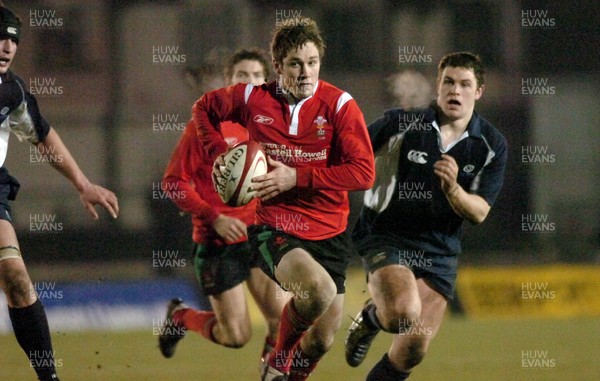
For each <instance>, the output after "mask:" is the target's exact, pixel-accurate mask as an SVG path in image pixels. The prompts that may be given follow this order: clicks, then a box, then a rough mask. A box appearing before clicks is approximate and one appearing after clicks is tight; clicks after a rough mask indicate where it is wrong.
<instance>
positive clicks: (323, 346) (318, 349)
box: [304, 332, 335, 357]
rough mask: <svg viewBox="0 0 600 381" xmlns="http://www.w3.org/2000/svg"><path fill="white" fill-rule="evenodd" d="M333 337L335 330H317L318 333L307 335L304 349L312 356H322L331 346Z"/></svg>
mask: <svg viewBox="0 0 600 381" xmlns="http://www.w3.org/2000/svg"><path fill="white" fill-rule="evenodd" d="M334 338H335V332H319V333H318V334H315V335H311V336H310V337H309V340H307V342H306V348H304V349H305V350H306V351H307V352H308V353H310V354H311V355H312V356H315V357H320V356H323V355H324V354H325V353H327V352H328V351H329V350H330V349H331V347H332V346H333V341H334Z"/></svg>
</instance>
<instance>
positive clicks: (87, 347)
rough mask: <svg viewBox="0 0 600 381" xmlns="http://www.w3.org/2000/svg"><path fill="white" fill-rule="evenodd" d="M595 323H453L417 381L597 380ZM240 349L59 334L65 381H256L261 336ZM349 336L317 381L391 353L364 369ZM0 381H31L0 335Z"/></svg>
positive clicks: (378, 345)
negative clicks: (535, 360)
mask: <svg viewBox="0 0 600 381" xmlns="http://www.w3.org/2000/svg"><path fill="white" fill-rule="evenodd" d="M598 323H599V322H598V320H593V319H581V320H554V321H520V320H514V321H509V320H505V321H469V320H466V319H461V318H448V319H447V320H446V322H445V323H444V326H443V328H442V330H441V332H440V334H439V335H438V337H437V338H436V339H435V340H434V342H433V344H432V347H431V348H430V351H429V353H428V355H427V357H426V359H425V361H424V362H423V363H422V364H421V365H420V366H419V367H417V368H416V369H415V371H414V373H413V376H412V377H411V379H414V380H422V381H427V380H461V381H466V380H474V381H475V380H477V381H494V380H498V381H500V380H502V381H506V380H523V381H525V380H526V381H535V380H561V381H562V380H575V379H576V380H579V381H585V380H590V381H591V380H597V379H598V378H597V377H598V375H599V374H600V363H599V362H598V360H597V356H598V353H599V348H598V346H599V344H598V343H599V342H600V333H599V331H600V329H599V328H598V327H599V324H598ZM261 333H262V332H256V334H255V337H254V338H253V340H252V341H251V342H250V343H249V344H248V345H247V346H246V347H244V348H242V349H238V350H235V349H226V348H221V347H219V346H216V345H214V344H211V343H208V342H206V341H204V340H202V339H201V338H200V337H199V336H197V335H189V337H187V338H186V339H185V340H183V341H182V342H181V343H180V345H179V347H178V349H177V353H176V355H175V357H174V358H172V359H169V360H166V359H164V358H162V357H161V355H160V353H159V352H158V349H157V348H156V337H154V336H153V335H152V332H151V331H138V332H123V333H101V332H99V333H65V334H61V333H58V334H54V344H55V351H56V357H57V360H59V363H62V367H61V368H60V369H59V371H60V375H61V378H62V380H63V381H68V380H86V381H94V380H102V381H105V380H111V381H121V380H122V381H133V380H136V381H137V380H144V381H145V380H172V379H177V380H240V381H241V380H244V381H245V380H257V379H258V376H257V366H258V358H257V356H258V353H259V350H260V346H261V336H262V334H261ZM343 340H344V332H343V331H340V333H339V334H338V337H337V342H336V343H335V345H334V348H333V350H332V351H331V352H330V353H328V354H327V356H326V357H325V358H324V360H323V361H322V363H321V364H320V366H319V368H318V370H317V372H316V373H315V374H314V376H313V377H311V380H314V381H319V380H322V381H325V380H327V381H329V380H344V381H345V380H364V378H365V376H366V373H367V372H368V370H369V368H370V367H371V366H372V365H373V364H375V363H376V362H377V361H378V359H379V358H380V357H381V355H382V353H383V352H384V351H386V349H387V346H388V344H389V337H387V335H380V336H379V337H378V338H377V340H376V342H375V343H374V346H373V348H372V350H371V352H370V353H369V356H368V357H367V360H366V361H365V363H364V364H363V365H362V366H360V367H359V368H356V369H355V368H350V367H349V366H348V365H346V364H345V362H344V359H343V345H342V343H343ZM0 347H1V348H2V357H0V379H1V380H19V381H20V380H23V381H25V380H34V379H35V376H34V373H33V370H32V369H31V368H30V367H29V364H28V362H27V361H26V359H25V356H24V355H23V353H22V352H21V349H20V348H19V347H18V346H17V344H16V341H15V340H14V338H13V337H11V336H0ZM528 350H532V351H533V350H544V351H548V358H549V359H554V360H555V364H556V365H555V367H553V368H530V369H523V368H522V366H521V351H528Z"/></svg>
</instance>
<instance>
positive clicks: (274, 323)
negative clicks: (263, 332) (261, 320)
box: [266, 317, 280, 336]
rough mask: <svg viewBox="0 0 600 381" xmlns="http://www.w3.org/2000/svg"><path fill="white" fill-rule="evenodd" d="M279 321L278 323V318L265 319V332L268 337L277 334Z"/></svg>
mask: <svg viewBox="0 0 600 381" xmlns="http://www.w3.org/2000/svg"><path fill="white" fill-rule="evenodd" d="M279 321H280V318H279V317H277V318H273V317H270V318H267V319H266V323H267V331H268V333H269V335H270V336H271V335H275V334H277V332H278V331H279Z"/></svg>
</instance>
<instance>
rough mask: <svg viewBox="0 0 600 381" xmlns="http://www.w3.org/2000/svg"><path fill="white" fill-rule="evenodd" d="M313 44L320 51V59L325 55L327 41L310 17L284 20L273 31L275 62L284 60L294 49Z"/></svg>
mask: <svg viewBox="0 0 600 381" xmlns="http://www.w3.org/2000/svg"><path fill="white" fill-rule="evenodd" d="M308 42H312V43H314V44H315V46H316V47H317V50H318V51H319V57H320V58H323V55H324V54H325V41H323V37H321V31H320V30H319V27H318V26H317V23H316V22H315V21H314V20H312V19H310V18H308V17H294V18H289V19H286V20H282V21H281V23H280V24H279V25H278V26H277V27H276V28H275V30H274V31H273V39H272V40H271V56H272V58H273V60H274V61H275V62H279V63H281V62H283V59H284V58H285V57H286V56H287V55H288V53H289V52H290V51H291V50H292V49H296V50H298V49H299V48H301V47H302V46H304V45H305V44H306V43H308Z"/></svg>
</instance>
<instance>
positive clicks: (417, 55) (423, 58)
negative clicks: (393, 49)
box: [398, 45, 433, 65]
mask: <svg viewBox="0 0 600 381" xmlns="http://www.w3.org/2000/svg"><path fill="white" fill-rule="evenodd" d="M398 63H400V64H401V65H410V64H413V65H414V64H420V65H430V64H431V63H433V56H432V55H431V54H425V46H424V45H423V46H419V45H404V46H402V45H401V46H399V47H398Z"/></svg>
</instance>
